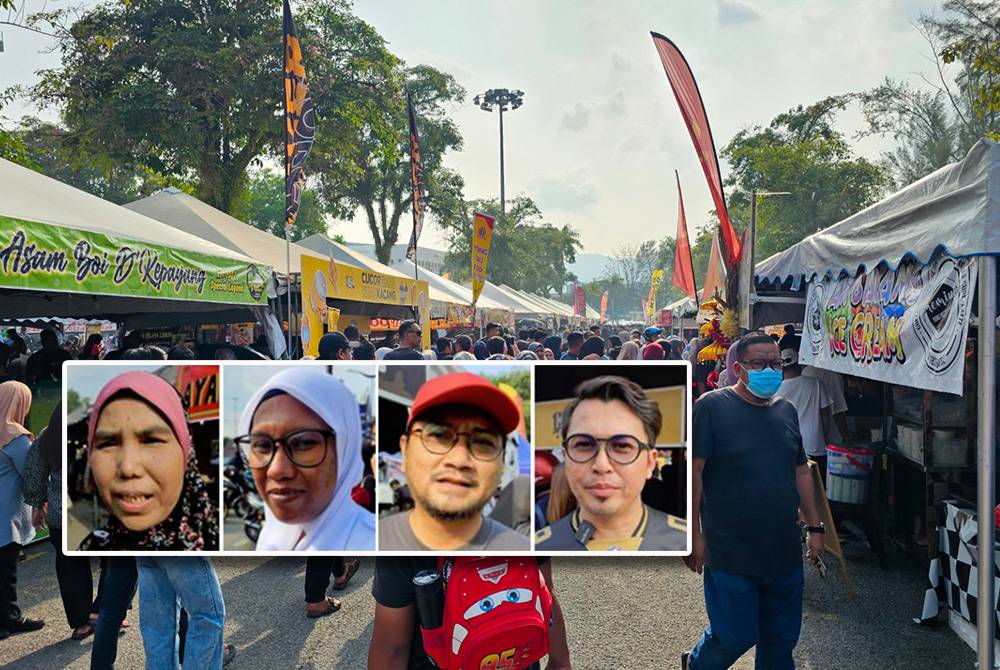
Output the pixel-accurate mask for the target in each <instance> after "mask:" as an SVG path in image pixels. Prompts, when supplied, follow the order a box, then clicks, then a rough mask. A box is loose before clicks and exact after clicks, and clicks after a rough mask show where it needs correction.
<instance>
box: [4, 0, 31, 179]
mask: <svg viewBox="0 0 1000 670" xmlns="http://www.w3.org/2000/svg"><path fill="white" fill-rule="evenodd" d="M0 2H3V0H0ZM0 8H2V5H0ZM16 95H17V89H16V88H13V87H11V88H8V89H6V90H3V91H0V112H2V111H3V108H4V107H6V106H7V105H9V104H10V103H11V101H12V100H13V99H14V97H15V96H16ZM3 120H4V119H3V117H2V116H0V158H3V159H4V160H9V161H11V162H13V163H17V164H18V165H23V166H25V167H29V168H32V169H36V168H37V167H38V166H37V165H35V163H34V162H33V161H32V160H31V158H30V157H29V156H28V151H27V148H26V147H25V146H24V142H22V141H21V139H20V138H19V137H18V136H17V135H16V134H15V133H13V132H11V131H9V130H7V128H5V127H4V124H3Z"/></svg>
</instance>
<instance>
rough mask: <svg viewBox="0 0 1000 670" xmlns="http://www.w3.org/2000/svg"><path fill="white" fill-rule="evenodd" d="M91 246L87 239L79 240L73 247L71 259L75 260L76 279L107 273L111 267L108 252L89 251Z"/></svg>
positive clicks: (81, 279)
mask: <svg viewBox="0 0 1000 670" xmlns="http://www.w3.org/2000/svg"><path fill="white" fill-rule="evenodd" d="M92 251H93V247H92V246H91V244H90V242H88V241H87V240H80V241H79V242H77V243H76V247H74V248H73V260H75V261H76V280H77V281H79V282H82V281H83V280H85V279H86V278H87V277H90V276H94V277H99V276H101V275H104V274H107V272H108V269H109V268H110V267H111V263H110V261H108V254H107V253H106V252H105V253H91V252H92Z"/></svg>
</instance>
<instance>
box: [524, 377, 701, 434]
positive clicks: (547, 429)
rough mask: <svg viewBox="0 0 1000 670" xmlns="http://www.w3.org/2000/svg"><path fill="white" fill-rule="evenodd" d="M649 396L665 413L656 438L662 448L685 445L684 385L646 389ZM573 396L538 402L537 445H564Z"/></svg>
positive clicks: (536, 413) (536, 415)
mask: <svg viewBox="0 0 1000 670" xmlns="http://www.w3.org/2000/svg"><path fill="white" fill-rule="evenodd" d="M646 395H647V396H649V398H650V399H651V400H654V401H656V404H657V405H659V406H660V413H661V414H662V415H663V426H662V427H661V428H660V434H659V435H658V436H657V437H656V446H658V447H676V446H683V445H684V417H685V409H686V408H685V406H684V387H683V386H666V387H663V388H658V389H646ZM570 400H572V398H564V399H561V400H548V401H545V402H537V403H535V405H534V408H533V410H532V411H533V412H534V419H533V420H534V422H535V448H536V449H555V448H556V447H559V446H561V445H562V435H561V431H562V411H563V410H564V409H565V408H566V405H568V404H569V402H570Z"/></svg>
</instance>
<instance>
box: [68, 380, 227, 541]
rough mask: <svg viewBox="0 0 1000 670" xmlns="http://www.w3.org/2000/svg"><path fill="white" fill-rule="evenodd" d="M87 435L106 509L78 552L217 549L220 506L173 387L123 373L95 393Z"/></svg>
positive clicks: (162, 381)
mask: <svg viewBox="0 0 1000 670" xmlns="http://www.w3.org/2000/svg"><path fill="white" fill-rule="evenodd" d="M87 433H88V436H87V438H88V439H87V459H88V462H89V465H90V471H91V474H92V475H93V477H94V484H95V485H96V487H97V491H98V493H99V495H100V497H101V501H102V502H103V503H104V506H105V508H106V509H107V510H108V513H109V514H108V523H107V527H106V528H103V529H100V530H95V531H94V532H92V533H91V534H90V535H88V536H87V537H86V538H85V539H84V541H83V542H82V543H81V545H80V548H81V549H84V550H90V551H96V550H101V551H109V550H110V551H122V550H129V551H217V550H218V549H219V515H218V512H217V508H216V503H215V501H214V500H212V497H211V496H210V495H209V493H208V490H207V488H206V486H205V482H204V480H203V479H202V478H201V474H200V473H199V471H198V464H197V459H196V458H195V454H194V449H193V447H192V444H191V434H190V432H189V430H188V424H187V417H186V416H185V414H184V407H183V406H182V404H181V398H180V396H179V395H178V394H177V391H176V390H174V387H173V386H171V385H170V384H169V383H168V382H167V381H165V380H164V379H162V378H160V377H157V376H156V375H154V374H151V373H149V372H140V371H133V372H126V373H124V374H121V375H118V376H117V377H115V378H114V379H112V380H111V381H110V382H108V383H107V384H105V385H104V388H102V389H101V391H100V392H99V393H98V394H97V399H96V400H95V402H94V408H93V410H92V411H91V413H90V421H89V424H88V426H87Z"/></svg>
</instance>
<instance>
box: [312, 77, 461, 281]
mask: <svg viewBox="0 0 1000 670" xmlns="http://www.w3.org/2000/svg"><path fill="white" fill-rule="evenodd" d="M407 92H409V93H410V94H412V96H413V106H414V113H415V116H416V120H417V131H418V133H419V135H420V155H421V164H422V170H423V178H424V184H425V187H426V188H427V191H428V193H429V198H428V201H427V202H428V205H429V208H430V210H429V211H430V214H431V215H432V216H433V217H435V218H436V219H438V220H441V219H453V218H454V217H455V216H456V214H457V212H459V211H461V210H462V205H463V203H462V189H463V187H464V182H463V180H462V178H461V177H460V176H459V175H458V174H457V173H455V172H453V171H451V170H448V169H447V168H445V167H443V165H442V161H443V158H444V155H445V154H446V153H447V152H448V151H450V150H453V149H454V150H458V149H461V147H462V136H461V134H460V133H459V131H458V127H457V126H456V125H455V123H454V121H452V119H451V118H450V117H449V116H448V107H449V106H450V105H452V104H458V103H461V102H462V101H463V100H464V98H465V90H464V89H463V88H462V87H461V86H459V85H458V83H457V82H456V81H455V79H454V78H453V77H452V76H451V75H449V74H446V73H444V72H441V71H440V70H436V69H435V68H432V67H429V66H426V65H418V66H415V67H411V68H406V67H404V65H403V64H402V63H399V65H398V67H397V68H396V69H395V70H394V72H393V76H392V77H391V78H390V79H389V80H388V81H387V82H386V85H385V86H384V87H382V88H381V89H380V91H379V93H378V95H379V102H380V104H379V105H378V107H377V108H368V109H367V113H366V115H365V116H364V117H359V119H358V121H359V125H358V127H357V128H356V129H355V132H356V133H357V137H358V141H357V143H356V144H355V146H354V147H353V148H354V152H353V153H351V152H347V153H345V152H344V151H340V150H338V148H337V147H330V148H328V147H327V146H326V145H325V144H323V145H322V146H319V147H318V149H319V151H318V152H317V161H318V162H319V172H320V174H321V177H320V190H321V193H322V194H323V197H324V199H325V200H326V201H327V202H328V203H330V204H331V206H333V207H339V208H341V209H342V210H344V211H354V210H356V209H361V210H362V211H363V212H364V213H365V218H366V220H367V222H368V228H369V230H370V231H371V234H372V239H373V240H374V242H375V253H376V256H377V257H378V259H379V260H380V261H381V262H383V263H388V262H389V256H390V255H391V254H392V247H393V245H394V244H396V242H397V241H398V240H399V239H400V237H401V234H400V222H401V221H402V220H403V215H404V214H406V213H408V212H410V208H411V193H412V180H411V176H410V144H409V122H408V117H407V106H406V94H407ZM427 223H429V221H427V222H425V225H427ZM403 230H404V231H406V232H407V233H408V232H409V226H407V225H405V224H404V228H403ZM406 237H408V235H406Z"/></svg>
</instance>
